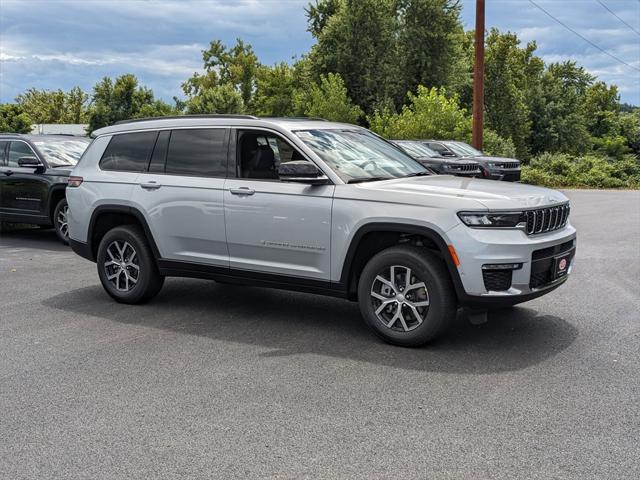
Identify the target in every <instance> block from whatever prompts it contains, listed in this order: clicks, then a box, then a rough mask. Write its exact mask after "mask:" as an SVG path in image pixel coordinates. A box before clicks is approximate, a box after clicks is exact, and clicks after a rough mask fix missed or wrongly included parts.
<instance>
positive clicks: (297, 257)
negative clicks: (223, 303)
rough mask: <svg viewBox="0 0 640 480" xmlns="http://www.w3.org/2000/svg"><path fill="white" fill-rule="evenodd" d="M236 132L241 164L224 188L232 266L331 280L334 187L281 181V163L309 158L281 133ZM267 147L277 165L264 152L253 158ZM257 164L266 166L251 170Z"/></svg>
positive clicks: (264, 131) (269, 155)
mask: <svg viewBox="0 0 640 480" xmlns="http://www.w3.org/2000/svg"><path fill="white" fill-rule="evenodd" d="M234 133H235V134H236V136H237V141H236V142H235V147H236V153H235V155H234V156H235V158H236V164H237V168H236V169H234V170H235V171H234V172H233V173H234V176H235V178H229V179H228V180H227V183H226V185H225V191H224V206H225V214H226V215H225V217H226V225H227V239H228V246H229V263H230V266H231V268H232V269H240V270H251V271H257V272H266V273H273V274H280V275H286V276H296V277H306V278H312V279H318V280H327V281H328V280H329V279H330V256H331V250H330V241H331V207H332V202H333V192H334V189H335V187H334V186H333V185H316V186H312V185H308V184H303V183H291V182H283V181H280V179H279V178H278V177H277V174H274V170H275V169H276V168H277V165H278V164H280V163H283V162H287V161H292V160H307V161H309V160H308V159H307V158H305V157H304V156H303V155H302V154H301V153H299V152H298V151H297V149H296V148H295V147H293V146H291V144H290V143H289V142H288V141H287V140H286V139H284V138H283V137H282V136H280V135H278V134H276V133H273V132H270V131H266V130H239V131H237V132H234ZM251 137H254V138H251ZM267 148H268V149H270V150H271V152H272V154H273V166H272V167H271V166H270V165H269V164H268V163H269V162H266V161H264V156H263V155H262V154H259V155H260V158H261V160H260V161H254V158H255V156H256V153H253V152H252V151H251V150H252V149H255V150H262V151H263V153H264V151H266V149H267ZM267 153H268V151H267ZM268 157H271V154H268ZM256 164H257V165H258V166H261V168H262V170H261V171H260V170H258V171H252V173H249V171H248V168H250V167H253V166H255V165H256ZM251 176H253V177H255V178H250V177H251ZM268 177H273V178H268Z"/></svg>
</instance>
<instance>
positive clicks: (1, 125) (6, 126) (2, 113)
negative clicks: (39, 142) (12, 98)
mask: <svg viewBox="0 0 640 480" xmlns="http://www.w3.org/2000/svg"><path fill="white" fill-rule="evenodd" d="M33 123H35V122H33V121H32V120H31V118H30V117H29V115H28V114H27V113H26V112H25V111H24V109H23V108H22V106H21V105H17V104H15V103H3V104H0V132H11V133H29V132H30V131H31V125H32V124H33Z"/></svg>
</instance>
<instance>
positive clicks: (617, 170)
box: [522, 153, 640, 188]
mask: <svg viewBox="0 0 640 480" xmlns="http://www.w3.org/2000/svg"><path fill="white" fill-rule="evenodd" d="M522 180H523V181H524V182H526V183H531V184H534V185H543V186H546V187H587V188H640V164H639V163H638V160H637V159H636V158H635V157H634V156H632V155H625V156H623V157H622V158H621V159H620V160H612V159H609V158H607V157H604V156H599V155H582V156H572V155H567V154H562V153H543V154H541V155H538V156H537V157H535V158H533V159H532V160H531V163H530V164H529V165H525V166H523V168H522Z"/></svg>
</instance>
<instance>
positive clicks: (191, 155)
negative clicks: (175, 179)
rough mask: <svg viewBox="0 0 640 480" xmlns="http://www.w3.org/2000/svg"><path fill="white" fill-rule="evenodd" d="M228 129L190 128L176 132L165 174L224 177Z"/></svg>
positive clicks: (170, 141)
mask: <svg viewBox="0 0 640 480" xmlns="http://www.w3.org/2000/svg"><path fill="white" fill-rule="evenodd" d="M226 139H227V129H224V128H190V129H182V130H173V131H172V132H171V138H170V140H169V148H168V150H167V162H166V168H165V173H167V174H173V175H197V176H202V177H225V176H226V172H227V141H226Z"/></svg>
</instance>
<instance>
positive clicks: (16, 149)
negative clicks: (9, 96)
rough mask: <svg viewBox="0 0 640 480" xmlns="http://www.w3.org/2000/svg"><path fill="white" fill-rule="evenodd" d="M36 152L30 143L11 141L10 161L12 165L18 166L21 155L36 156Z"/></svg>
mask: <svg viewBox="0 0 640 480" xmlns="http://www.w3.org/2000/svg"><path fill="white" fill-rule="evenodd" d="M35 156H36V154H35V153H33V150H32V149H31V147H30V146H29V145H27V144H26V143H24V142H11V145H10V146H9V163H8V165H9V166H10V167H17V166H18V159H19V158H21V157H35Z"/></svg>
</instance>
